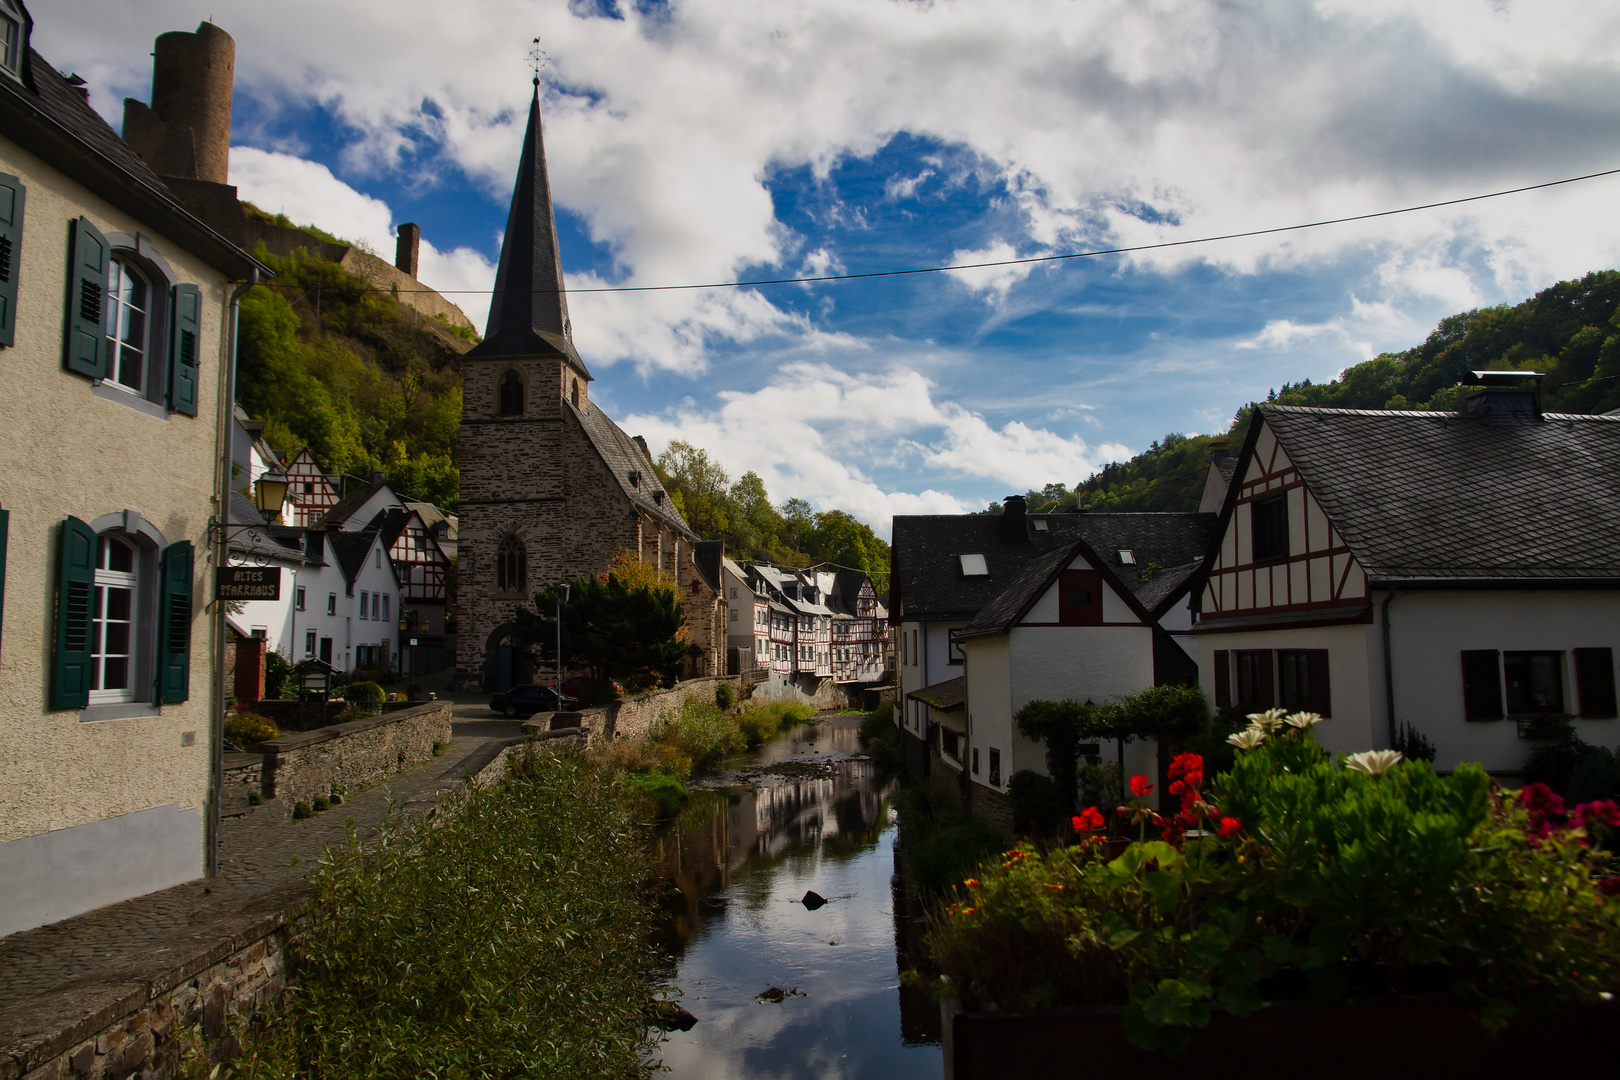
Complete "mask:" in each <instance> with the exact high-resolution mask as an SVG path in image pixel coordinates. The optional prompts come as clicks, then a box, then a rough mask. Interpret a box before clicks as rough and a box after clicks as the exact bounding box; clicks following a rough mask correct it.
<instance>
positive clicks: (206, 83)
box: [124, 22, 236, 184]
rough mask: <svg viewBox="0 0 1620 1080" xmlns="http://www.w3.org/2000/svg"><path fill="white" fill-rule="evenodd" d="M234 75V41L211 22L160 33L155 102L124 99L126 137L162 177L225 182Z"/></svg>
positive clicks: (154, 77)
mask: <svg viewBox="0 0 1620 1080" xmlns="http://www.w3.org/2000/svg"><path fill="white" fill-rule="evenodd" d="M235 78H236V42H235V41H234V40H232V38H231V35H229V34H227V33H226V32H225V31H223V30H221V29H220V28H219V27H217V26H215V25H214V24H213V23H211V22H205V23H201V24H199V25H198V27H197V32H196V33H194V34H188V33H186V32H185V31H183V30H176V31H173V32H172V33H168V34H163V35H161V36H159V37H158V39H157V43H156V45H155V47H154V48H153V52H152V104H151V105H150V106H148V105H146V104H144V103H143V102H140V101H136V100H135V99H134V98H125V99H124V141H125V142H126V143H128V144H129V147H130V149H132V150H134V151H135V152H136V153H137V154H139V155H140V156H141V158H142V159H143V160H145V162H146V163H147V164H148V165H150V166H151V167H152V171H153V172H155V173H157V174H158V175H159V176H174V177H180V178H182V179H186V180H203V181H206V182H208V183H212V184H223V183H225V182H226V177H227V176H228V175H229V173H230V156H231V87H232V85H233V83H234V82H235Z"/></svg>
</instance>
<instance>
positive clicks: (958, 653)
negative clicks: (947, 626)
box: [945, 630, 965, 664]
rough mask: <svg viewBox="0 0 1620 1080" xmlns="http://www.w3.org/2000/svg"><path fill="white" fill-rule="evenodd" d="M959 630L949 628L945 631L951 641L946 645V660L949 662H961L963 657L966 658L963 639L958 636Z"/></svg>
mask: <svg viewBox="0 0 1620 1080" xmlns="http://www.w3.org/2000/svg"><path fill="white" fill-rule="evenodd" d="M959 632H960V631H957V630H947V631H946V632H945V636H946V638H947V640H948V642H949V644H948V645H947V647H946V652H947V656H946V658H945V662H946V663H947V664H960V663H961V662H962V661H963V659H965V655H964V654H963V652H962V642H961V639H959V638H958V637H957V636H956V635H957V634H958V633H959Z"/></svg>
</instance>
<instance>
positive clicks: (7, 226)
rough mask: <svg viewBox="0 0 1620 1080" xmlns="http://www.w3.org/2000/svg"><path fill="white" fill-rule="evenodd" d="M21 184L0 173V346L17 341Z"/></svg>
mask: <svg viewBox="0 0 1620 1080" xmlns="http://www.w3.org/2000/svg"><path fill="white" fill-rule="evenodd" d="M22 223H23V186H22V183H21V181H19V180H18V179H17V178H16V177H15V176H8V175H6V174H5V173H0V345H15V344H16V343H17V267H18V264H19V263H21V262H22Z"/></svg>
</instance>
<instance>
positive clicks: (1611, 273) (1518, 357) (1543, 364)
mask: <svg viewBox="0 0 1620 1080" xmlns="http://www.w3.org/2000/svg"><path fill="white" fill-rule="evenodd" d="M1488 369H1499V370H1500V369H1533V370H1537V371H1544V372H1546V373H1547V379H1546V387H1547V402H1546V403H1547V408H1548V409H1549V410H1553V411H1557V412H1574V413H1601V412H1608V411H1609V410H1611V409H1616V408H1620V378H1614V376H1620V271H1616V270H1601V271H1597V272H1595V273H1591V274H1587V275H1586V276H1585V277H1582V278H1579V279H1577V280H1572V281H1561V282H1559V283H1558V284H1556V285H1553V286H1551V287H1550V288H1547V289H1543V290H1542V291H1541V292H1539V293H1537V294H1536V295H1534V296H1532V297H1531V298H1530V299H1528V300H1526V301H1524V302H1523V303H1520V304H1517V305H1514V306H1511V307H1510V306H1508V305H1505V304H1504V305H1501V306H1498V307H1491V308H1477V309H1475V310H1473V311H1468V312H1463V313H1462V314H1458V315H1451V316H1448V317H1447V318H1445V319H1442V320H1441V321H1440V325H1439V326H1438V327H1436V328H1435V330H1434V332H1433V333H1431V334H1430V335H1429V336H1428V338H1427V339H1426V340H1425V341H1424V342H1423V344H1422V345H1419V346H1417V347H1416V348H1412V349H1407V350H1405V351H1403V352H1396V353H1384V354H1382V355H1380V356H1375V357H1374V358H1372V359H1371V360H1367V361H1364V362H1363V363H1360V364H1353V365H1351V366H1350V367H1348V368H1346V369H1345V370H1344V371H1342V372H1340V373H1339V377H1338V378H1337V379H1333V380H1331V381H1329V382H1325V383H1312V382H1311V381H1310V380H1309V379H1306V380H1304V381H1302V382H1298V383H1284V384H1283V385H1282V387H1281V389H1278V390H1273V391H1272V392H1271V393H1270V394H1269V395H1267V400H1268V401H1274V402H1276V403H1277V404H1279V405H1314V406H1321V407H1326V408H1335V409H1423V410H1451V409H1455V408H1456V407H1457V403H1458V400H1459V399H1460V397H1461V393H1460V391H1459V389H1458V383H1460V382H1461V381H1462V379H1463V377H1464V376H1465V375H1466V374H1467V373H1468V372H1469V371H1479V370H1488ZM1565 384H1573V385H1565ZM1253 417H1254V406H1253V405H1252V404H1251V405H1245V406H1244V407H1243V408H1241V409H1239V410H1238V413H1237V416H1236V417H1235V418H1234V420H1233V421H1232V425H1231V427H1230V428H1229V429H1228V430H1227V431H1226V432H1225V433H1224V434H1223V435H1221V436H1208V435H1192V436H1188V435H1179V434H1171V435H1166V436H1165V437H1164V438H1163V439H1161V440H1159V441H1157V442H1155V443H1153V444H1152V446H1150V447H1149V448H1148V449H1147V450H1145V451H1143V452H1142V453H1140V454H1137V455H1136V456H1135V457H1133V458H1131V459H1130V460H1129V461H1123V462H1113V463H1111V464H1108V465H1105V466H1103V467H1102V468H1101V469H1100V470H1098V471H1097V472H1095V473H1093V474H1092V475H1091V476H1090V477H1088V478H1087V479H1086V480H1085V481H1084V482H1082V483H1081V484H1080V487H1079V489H1078V494H1079V496H1080V499H1081V504H1082V505H1083V506H1084V507H1085V509H1087V510H1089V511H1097V512H1102V511H1139V510H1193V509H1196V508H1197V506H1198V500H1199V497H1200V495H1201V494H1202V493H1203V490H1204V478H1205V474H1206V473H1207V471H1208V465H1209V451H1210V448H1211V444H1212V443H1216V442H1223V443H1224V444H1225V445H1226V446H1227V447H1228V448H1229V449H1230V450H1231V452H1233V453H1236V452H1237V451H1238V449H1239V448H1240V447H1241V446H1242V445H1243V439H1244V436H1246V435H1247V434H1248V430H1249V425H1250V422H1251V421H1252V419H1253ZM1053 486H1054V485H1048V487H1049V488H1051V487H1053ZM1056 486H1058V487H1060V486H1061V485H1056ZM1034 496H1035V492H1033V491H1032V492H1031V493H1030V507H1031V509H1034V508H1035V505H1036V503H1035V499H1034ZM992 509H994V510H996V511H998V512H999V510H1000V507H999V505H997V506H994V507H992Z"/></svg>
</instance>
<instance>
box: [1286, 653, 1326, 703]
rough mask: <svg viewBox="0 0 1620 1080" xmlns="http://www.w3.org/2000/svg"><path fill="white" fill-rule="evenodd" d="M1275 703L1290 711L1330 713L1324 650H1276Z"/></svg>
mask: <svg viewBox="0 0 1620 1080" xmlns="http://www.w3.org/2000/svg"><path fill="white" fill-rule="evenodd" d="M1277 704H1279V705H1281V706H1282V707H1283V708H1285V709H1287V710H1289V711H1290V712H1298V711H1306V712H1313V713H1320V714H1321V715H1323V716H1332V715H1333V712H1332V709H1331V705H1330V702H1329V697H1328V652H1327V650H1326V649H1297V650H1286V649H1285V650H1279V651H1278V652H1277Z"/></svg>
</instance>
